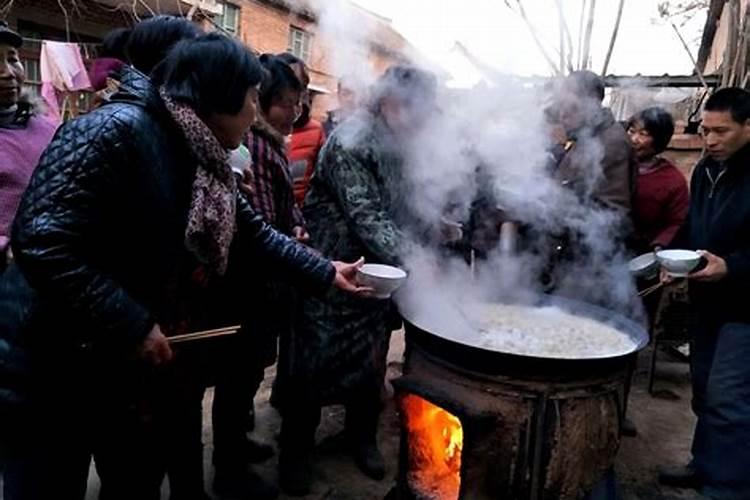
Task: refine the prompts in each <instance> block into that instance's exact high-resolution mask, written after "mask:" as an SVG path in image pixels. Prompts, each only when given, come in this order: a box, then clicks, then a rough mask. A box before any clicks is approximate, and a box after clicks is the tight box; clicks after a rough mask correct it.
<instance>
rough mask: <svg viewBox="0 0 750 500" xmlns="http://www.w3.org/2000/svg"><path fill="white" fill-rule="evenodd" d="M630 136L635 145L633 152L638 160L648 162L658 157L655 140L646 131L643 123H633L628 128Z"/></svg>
mask: <svg viewBox="0 0 750 500" xmlns="http://www.w3.org/2000/svg"><path fill="white" fill-rule="evenodd" d="M628 135H629V136H630V142H631V144H632V145H633V152H634V153H635V157H636V158H637V159H638V160H641V161H643V160H648V159H650V158H652V157H654V156H655V155H656V150H655V149H654V138H653V137H652V136H651V134H650V133H649V132H648V130H646V128H645V127H644V126H643V123H641V122H638V121H636V122H633V123H632V124H631V125H630V127H628Z"/></svg>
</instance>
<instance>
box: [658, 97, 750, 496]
mask: <svg viewBox="0 0 750 500" xmlns="http://www.w3.org/2000/svg"><path fill="white" fill-rule="evenodd" d="M702 126H703V137H704V140H705V145H706V152H707V155H706V157H704V158H703V159H702V160H701V161H700V162H699V163H698V165H696V167H695V169H694V171H693V176H692V180H691V186H690V189H691V194H690V210H689V213H688V218H687V220H686V221H685V224H684V225H683V227H682V228H681V229H680V232H679V233H678V235H677V237H676V238H675V242H674V243H673V246H676V247H681V248H689V249H694V250H698V251H699V252H700V253H701V254H702V256H703V258H704V260H705V266H703V267H702V268H701V269H700V270H698V271H695V272H693V273H692V274H691V275H690V276H689V279H690V298H691V303H692V304H693V310H694V311H695V318H694V321H693V323H692V330H693V345H692V348H691V355H692V360H691V361H692V378H693V411H694V412H695V415H696V417H697V424H696V428H695V435H694V437H693V446H692V453H693V459H692V461H691V462H690V464H688V466H687V467H680V468H679V469H678V470H669V471H667V470H665V471H663V472H662V474H661V475H660V480H661V482H662V483H664V484H669V485H672V486H679V487H692V488H697V489H700V490H701V492H702V493H703V494H704V495H705V496H706V497H708V498H716V499H722V500H724V499H747V498H750V474H748V467H750V293H749V292H750V93H748V92H747V91H745V90H743V89H739V88H725V89H722V90H719V91H718V92H716V93H715V94H713V95H712V96H711V97H710V98H709V99H708V101H707V102H706V105H705V109H704V112H703V124H702Z"/></svg>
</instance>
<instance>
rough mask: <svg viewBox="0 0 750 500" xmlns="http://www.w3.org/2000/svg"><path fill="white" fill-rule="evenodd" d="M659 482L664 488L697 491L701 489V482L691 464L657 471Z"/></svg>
mask: <svg viewBox="0 0 750 500" xmlns="http://www.w3.org/2000/svg"><path fill="white" fill-rule="evenodd" d="M659 482H660V483H661V484H663V485H664V486H671V487H673V488H693V489H698V488H700V487H701V480H700V478H699V477H698V473H697V472H696V470H695V467H694V466H693V464H692V463H689V464H687V465H679V466H671V467H662V468H661V469H660V470H659Z"/></svg>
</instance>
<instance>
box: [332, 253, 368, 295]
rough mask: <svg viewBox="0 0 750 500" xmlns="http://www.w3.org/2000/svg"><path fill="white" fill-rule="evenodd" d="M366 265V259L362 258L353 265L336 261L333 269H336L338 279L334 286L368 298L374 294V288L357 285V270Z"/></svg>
mask: <svg viewBox="0 0 750 500" xmlns="http://www.w3.org/2000/svg"><path fill="white" fill-rule="evenodd" d="M364 263H365V259H364V257H360V259H359V260H358V261H357V262H354V263H351V264H350V263H347V262H339V261H334V262H333V267H335V268H336V277H335V278H334V280H333V286H335V287H336V288H339V289H341V290H344V291H345V292H349V293H353V294H355V295H363V296H368V295H369V294H371V293H372V292H373V289H372V288H369V287H366V286H359V284H358V283H357V269H359V268H360V267H362V265H363V264H364Z"/></svg>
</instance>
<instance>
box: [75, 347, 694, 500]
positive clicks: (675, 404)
mask: <svg viewBox="0 0 750 500" xmlns="http://www.w3.org/2000/svg"><path fill="white" fill-rule="evenodd" d="M402 353H403V336H402V335H400V334H394V337H393V341H392V343H391V353H390V356H389V358H390V369H389V377H390V378H393V377H396V376H398V374H399V371H400V360H401V357H402ZM649 355H650V352H649V351H648V350H646V351H645V352H643V353H641V355H640V358H639V359H640V363H639V368H638V370H637V373H636V377H635V384H634V387H633V391H632V394H631V399H630V407H629V409H628V416H629V417H630V419H631V420H632V421H633V422H634V423H635V424H636V427H637V429H638V436H637V437H634V438H623V441H622V446H621V449H620V453H619V456H618V460H617V466H616V471H617V479H618V488H619V494H620V497H621V499H622V500H689V499H691V498H696V495H695V494H694V493H692V492H689V491H687V492H684V491H680V490H674V489H670V488H663V487H660V486H659V485H658V484H657V482H656V468H657V467H658V466H660V465H663V464H679V463H684V462H686V461H687V460H688V458H689V448H690V440H691V435H692V429H693V424H694V419H693V415H692V413H691V412H690V384H689V377H688V366H687V364H686V363H684V362H680V361H676V360H675V358H672V357H671V356H668V355H666V354H664V355H662V356H660V358H659V362H658V364H657V370H658V376H657V383H656V389H657V396H658V397H652V396H650V395H649V394H648V392H647V390H646V386H647V378H648V370H647V367H648V363H647V361H648V358H649ZM272 376H273V369H269V371H268V373H267V377H266V380H265V382H264V384H263V387H262V388H261V391H260V392H259V394H258V397H257V400H256V407H257V427H256V430H255V436H256V437H257V438H259V439H262V440H264V441H266V442H269V443H275V437H276V434H277V432H278V429H279V425H280V422H279V417H278V414H277V413H276V412H275V410H273V409H272V408H271V407H270V406H269V404H268V396H269V394H270V382H271V380H272ZM211 397H212V393H211V391H208V392H207V394H206V399H205V401H204V415H205V418H204V443H205V444H206V450H205V451H206V454H205V456H206V462H205V463H206V478H207V480H208V482H209V484H210V479H211V477H212V476H211V467H210V456H211V425H210V403H211ZM343 422H344V413H343V409H342V408H339V407H330V408H326V409H325V410H324V413H323V421H322V424H321V427H320V429H319V433H318V442H319V443H320V444H319V446H318V448H317V451H316V453H317V456H316V460H315V476H316V482H315V484H314V487H313V491H312V493H311V494H310V495H309V496H307V497H305V498H304V500H382V499H383V498H384V496H385V495H386V494H387V493H388V491H389V490H390V488H391V487H392V486H393V484H394V476H395V473H396V469H397V451H398V443H399V431H398V422H397V419H396V414H395V411H394V407H393V405H392V404H391V405H389V406H388V407H387V409H386V411H385V413H384V416H383V418H382V423H381V429H380V444H381V447H382V451H383V453H384V455H385V456H386V461H387V463H388V469H389V472H388V476H387V477H386V479H385V480H383V481H380V482H378V481H373V480H370V479H368V478H366V477H365V476H363V475H362V474H361V473H360V472H359V471H358V470H357V468H356V467H355V466H354V464H353V463H352V462H351V461H350V459H349V458H348V457H347V456H346V455H345V454H343V453H342V452H341V448H340V446H339V445H338V444H337V440H336V438H335V437H336V436H337V434H338V433H339V432H340V431H341V430H342V429H343ZM276 465H277V462H276V458H275V457H274V458H273V459H271V460H269V461H268V462H267V463H265V464H262V465H261V466H258V467H257V468H256V470H257V471H258V472H259V473H260V474H261V475H262V476H264V477H265V478H267V479H268V480H271V481H275V480H276ZM90 486H91V488H90V495H89V498H90V499H92V500H93V499H95V498H96V490H97V489H98V488H97V479H96V476H95V474H93V469H92V476H91V479H90ZM207 489H209V490H210V488H207ZM166 490H167V487H166V485H165V493H166ZM163 497H164V498H167V496H166V495H164V496H163ZM280 498H281V499H282V500H287V499H290V498H293V497H285V496H283V495H282V496H281V497H280Z"/></svg>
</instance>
